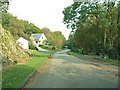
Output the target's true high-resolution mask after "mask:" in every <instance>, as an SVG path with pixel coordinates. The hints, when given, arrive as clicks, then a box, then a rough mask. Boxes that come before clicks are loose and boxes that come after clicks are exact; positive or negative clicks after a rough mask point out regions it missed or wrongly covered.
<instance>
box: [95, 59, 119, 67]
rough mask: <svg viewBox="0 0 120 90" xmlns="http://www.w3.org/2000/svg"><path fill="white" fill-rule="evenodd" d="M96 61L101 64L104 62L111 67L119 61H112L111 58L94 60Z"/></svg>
mask: <svg viewBox="0 0 120 90" xmlns="http://www.w3.org/2000/svg"><path fill="white" fill-rule="evenodd" d="M95 59H96V60H99V61H101V62H105V63H108V64H112V65H118V63H119V60H117V59H116V60H113V59H111V58H95Z"/></svg>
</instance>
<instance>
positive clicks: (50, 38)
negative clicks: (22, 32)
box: [42, 28, 66, 50]
mask: <svg viewBox="0 0 120 90" xmlns="http://www.w3.org/2000/svg"><path fill="white" fill-rule="evenodd" d="M42 31H43V33H44V34H45V36H46V37H47V42H48V43H49V45H50V46H53V49H55V50H57V49H58V50H59V49H61V48H62V46H63V45H64V43H65V41H66V39H65V37H64V36H63V35H62V33H61V32H60V31H54V32H52V31H50V29H49V28H43V29H42Z"/></svg>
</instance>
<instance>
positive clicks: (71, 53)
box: [68, 51, 119, 65]
mask: <svg viewBox="0 0 120 90" xmlns="http://www.w3.org/2000/svg"><path fill="white" fill-rule="evenodd" d="M68 54H70V55H73V56H76V57H78V56H80V55H84V54H79V53H75V52H72V51H69V52H68ZM90 56H91V55H90ZM94 59H95V60H96V61H97V60H99V61H101V62H105V63H107V64H112V65H118V63H119V60H117V59H116V60H113V59H110V58H108V57H107V58H102V57H101V58H94Z"/></svg>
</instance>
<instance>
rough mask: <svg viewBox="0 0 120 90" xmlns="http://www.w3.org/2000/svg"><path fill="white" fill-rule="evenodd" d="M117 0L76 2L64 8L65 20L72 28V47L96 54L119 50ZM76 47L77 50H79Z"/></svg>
mask: <svg viewBox="0 0 120 90" xmlns="http://www.w3.org/2000/svg"><path fill="white" fill-rule="evenodd" d="M116 3H117V1H116V2H110V1H108V2H96V1H93V0H92V1H91V2H74V3H73V4H72V5H71V6H68V7H66V8H65V9H64V11H63V14H64V18H63V22H64V23H65V24H66V26H67V27H68V28H72V30H73V31H74V35H73V36H72V39H71V38H70V42H71V43H73V44H72V48H77V49H80V48H83V49H84V50H86V51H87V52H89V51H90V52H95V53H96V54H100V53H104V54H108V55H109V56H111V55H110V52H112V51H115V52H116V50H117V48H116V40H117V38H118V29H117V26H118V22H119V21H118V17H117V16H118V10H117V7H118V5H116ZM77 49H76V50H77Z"/></svg>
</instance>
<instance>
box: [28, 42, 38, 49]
mask: <svg viewBox="0 0 120 90" xmlns="http://www.w3.org/2000/svg"><path fill="white" fill-rule="evenodd" d="M29 49H31V50H37V48H36V47H35V45H34V44H33V43H32V42H31V41H30V42H29Z"/></svg>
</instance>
